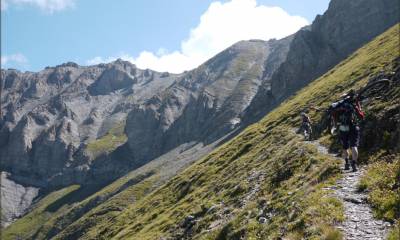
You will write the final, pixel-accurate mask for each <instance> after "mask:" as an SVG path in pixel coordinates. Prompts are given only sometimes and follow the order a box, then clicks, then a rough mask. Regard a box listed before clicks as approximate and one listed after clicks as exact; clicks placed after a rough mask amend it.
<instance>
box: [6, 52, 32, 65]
mask: <svg viewBox="0 0 400 240" xmlns="http://www.w3.org/2000/svg"><path fill="white" fill-rule="evenodd" d="M27 63H28V59H27V58H26V57H25V55H23V54H21V53H16V54H11V55H4V56H1V68H5V67H7V66H8V65H15V66H24V65H26V64H27Z"/></svg>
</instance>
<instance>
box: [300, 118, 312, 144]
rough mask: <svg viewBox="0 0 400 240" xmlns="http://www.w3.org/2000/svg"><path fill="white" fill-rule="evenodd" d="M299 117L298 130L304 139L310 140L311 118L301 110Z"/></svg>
mask: <svg viewBox="0 0 400 240" xmlns="http://www.w3.org/2000/svg"><path fill="white" fill-rule="evenodd" d="M300 117H301V126H300V129H299V131H298V132H299V133H302V134H303V135H304V139H305V140H308V141H310V140H311V135H312V127H311V119H310V117H309V116H308V115H307V114H306V113H305V112H301V113H300Z"/></svg>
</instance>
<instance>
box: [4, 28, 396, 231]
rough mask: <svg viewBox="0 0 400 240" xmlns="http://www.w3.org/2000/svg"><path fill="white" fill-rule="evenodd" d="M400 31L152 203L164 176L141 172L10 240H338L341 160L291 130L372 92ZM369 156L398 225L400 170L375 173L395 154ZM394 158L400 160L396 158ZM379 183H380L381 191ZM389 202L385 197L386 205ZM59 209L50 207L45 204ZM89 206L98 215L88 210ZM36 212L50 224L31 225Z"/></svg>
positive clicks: (27, 225)
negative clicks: (353, 91) (350, 94)
mask: <svg viewBox="0 0 400 240" xmlns="http://www.w3.org/2000/svg"><path fill="white" fill-rule="evenodd" d="M398 34H399V33H398V26H397V29H395V28H393V29H391V31H389V32H388V33H386V34H385V35H383V36H382V37H380V38H378V39H377V40H375V41H374V42H372V43H371V44H369V45H368V46H366V47H365V48H363V49H361V50H360V51H358V52H357V53H356V54H354V55H353V56H351V57H350V58H349V59H348V60H346V61H344V62H343V63H342V64H340V65H339V66H337V67H336V68H335V69H334V70H332V71H330V72H329V73H327V74H326V75H325V76H323V77H322V78H320V79H319V80H317V81H315V82H314V83H313V84H312V85H310V86H309V87H307V88H305V89H304V90H302V91H300V92H299V94H298V95H297V96H296V97H294V98H293V99H291V100H288V101H287V102H286V103H284V104H282V106H281V107H279V108H278V109H276V110H275V111H273V112H272V113H270V114H269V115H268V116H267V117H266V118H265V119H264V120H262V121H261V122H260V123H258V124H255V125H253V126H251V127H249V128H248V129H247V130H245V131H244V132H243V133H242V134H241V135H240V136H238V137H237V138H235V139H233V140H232V141H230V142H229V143H227V144H225V145H223V146H221V147H220V148H219V149H218V150H216V151H214V152H213V153H212V154H210V155H209V156H208V157H206V158H204V159H203V160H201V161H199V162H198V163H196V164H194V165H193V166H192V167H190V168H189V169H187V170H186V171H185V172H184V173H182V174H179V175H178V176H177V177H175V178H174V179H173V180H171V181H170V182H169V183H168V184H166V185H164V186H163V187H161V188H160V189H158V190H156V191H154V192H152V193H150V195H148V196H147V197H145V196H146V194H148V193H149V192H150V191H152V189H153V187H154V186H153V185H154V184H153V183H154V182H155V181H157V180H158V179H157V175H152V174H154V173H149V174H150V175H149V177H148V178H143V177H142V176H141V175H140V174H138V173H137V172H134V173H131V174H128V175H127V176H125V177H123V178H121V179H119V180H118V181H116V182H114V183H113V184H111V185H110V186H107V187H106V188H104V189H102V190H101V191H99V192H97V193H95V194H93V195H92V196H90V197H88V198H86V199H84V200H81V201H77V202H75V203H74V204H73V205H68V204H65V205H62V204H61V205H60V206H59V208H58V209H56V210H55V211H54V212H48V211H47V210H46V207H44V208H37V209H36V210H34V212H32V213H30V214H28V215H27V216H25V217H24V218H22V219H20V220H18V221H17V222H16V223H14V224H12V225H11V226H10V227H8V228H6V229H5V231H4V235H3V237H4V239H14V238H15V236H16V234H21V233H23V234H24V235H25V236H26V235H27V233H30V234H31V236H32V234H34V236H35V237H34V238H36V239H41V238H48V237H49V236H51V235H52V234H51V233H52V232H54V229H58V230H57V231H60V230H63V229H64V231H62V232H61V233H60V234H59V235H57V237H56V238H59V239H67V238H69V239H76V238H77V237H81V238H83V239H109V238H111V237H115V238H120V239H125V238H127V237H129V238H132V239H156V237H159V236H175V237H178V238H179V237H182V236H185V235H186V236H192V237H193V238H195V239H225V238H235V237H237V236H240V235H246V236H247V237H249V239H251V238H252V237H253V238H256V237H257V236H270V237H271V238H274V237H277V236H281V235H286V236H288V237H289V239H297V238H300V237H303V236H306V237H308V238H316V239H320V238H321V236H323V237H325V238H327V239H334V238H338V237H339V235H340V234H339V233H338V232H337V231H336V230H335V229H333V228H332V225H333V223H334V222H336V221H340V220H342V219H343V215H342V206H341V204H340V202H339V201H338V200H337V199H335V198H332V197H330V193H329V192H327V191H325V190H324V189H323V187H324V186H327V185H331V184H334V180H335V179H336V178H337V177H339V176H340V173H339V165H338V164H340V163H338V162H337V161H335V160H334V159H330V158H329V157H326V156H323V155H319V154H318V153H317V151H316V149H315V148H314V147H312V146H310V145H308V144H305V143H303V142H302V141H301V139H300V138H299V137H298V136H296V135H295V134H293V132H292V131H291V129H292V128H293V127H294V126H295V125H297V123H298V118H297V115H298V112H299V111H300V110H301V109H303V108H304V106H310V105H316V106H321V105H322V106H327V105H328V103H329V102H331V101H333V100H336V99H337V98H338V96H339V95H341V93H343V92H346V91H347V90H348V89H349V88H351V87H359V86H362V85H364V84H365V83H366V81H367V75H368V74H373V73H374V72H377V71H379V70H380V69H382V68H383V67H384V66H387V65H390V62H391V61H392V60H393V58H394V57H395V56H396V52H398V51H396V49H397V46H398V45H399V40H398V37H397V36H398ZM396 89H397V90H399V88H396ZM395 94H396V93H395ZM392 95H393V94H392ZM393 96H394V97H393ZM393 96H392V101H385V102H381V103H379V102H377V104H375V105H371V109H370V110H369V111H370V113H371V115H374V114H378V113H382V112H385V108H386V107H388V106H392V107H393V106H397V107H398V106H399V102H398V99H399V95H398V92H397V95H393ZM396 96H397V98H396ZM393 99H394V100H393ZM396 99H397V100H396ZM312 117H313V119H314V120H315V121H317V119H318V118H319V117H320V116H319V115H318V114H314V115H312ZM371 121H372V120H371ZM389 138H390V133H389ZM321 141H324V142H325V143H326V144H330V145H332V139H330V138H329V137H326V136H323V137H322V140H321ZM378 149H382V148H381V147H380V148H378ZM364 155H368V156H369V157H370V158H369V160H368V161H370V162H373V161H374V162H376V163H375V164H372V165H371V166H372V167H371V170H370V171H369V174H368V176H369V175H371V177H369V178H368V179H367V180H365V181H364V182H363V184H362V185H363V186H360V188H369V189H370V190H372V191H371V201H372V203H373V204H374V205H375V206H376V209H377V215H378V216H381V217H385V218H387V219H389V220H390V219H391V220H395V219H398V218H399V214H398V212H396V211H398V210H396V209H395V207H393V206H396V201H399V200H398V199H397V200H396V199H394V200H393V197H391V196H395V194H396V189H394V191H393V192H394V194H391V195H390V196H389V197H388V198H380V197H379V196H381V195H382V192H385V191H386V190H387V188H388V186H389V185H390V184H391V183H392V182H393V177H395V175H396V171H395V168H393V166H395V165H393V164H396V163H398V161H397V162H396V161H395V162H393V163H390V162H389V163H387V164H385V165H384V166H385V168H386V169H388V170H391V171H385V172H384V173H388V172H389V173H390V174H385V175H384V176H385V177H382V174H379V173H376V170H374V169H378V167H376V168H374V167H373V166H375V165H377V166H383V165H382V164H380V163H379V162H381V161H382V160H381V158H385V157H387V154H385V152H382V151H378V150H374V151H372V152H368V153H366V152H365V153H364ZM392 155H393V156H395V157H398V153H397V152H395V153H392ZM382 156H383V157H382ZM399 175H400V173H399V171H397V176H399ZM260 176H262V177H260ZM386 176H387V177H386ZM262 178H264V179H262ZM143 179H144V180H143ZM257 179H258V180H257ZM387 181H389V182H390V184H388V182H387ZM133 182H138V183H135V184H132V183H133ZM257 182H259V183H260V187H259V189H258V191H255V190H256V189H255V188H257V187H256V186H257ZM376 182H379V183H381V184H378V187H373V186H375V183H376ZM392 185H393V184H392ZM392 185H390V186H392ZM394 186H396V185H395V184H394ZM397 186H399V185H397ZM392 187H393V186H392ZM391 190H392V189H391ZM71 191H73V190H71ZM397 191H398V188H397ZM391 193H392V192H391ZM374 194H375V195H374ZM379 194H381V195H379ZM385 196H386V195H385ZM107 199H108V200H107ZM244 199H245V200H246V201H244ZM382 199H386V200H384V201H383V202H382V201H380V200H382ZM53 201H56V200H54V199H53ZM222 202H223V205H221V203H222ZM50 203H51V202H48V203H46V202H45V201H44V200H42V201H41V202H39V203H38V204H43V205H45V204H50ZM94 203H96V204H94ZM101 203H102V204H101ZM397 203H398V202H397ZM393 204H394V205H393ZM211 206H214V207H213V208H212V209H213V210H212V211H211V210H210V211H209V212H208V213H207V211H208V209H209V208H210V207H211ZM382 206H386V207H382ZM88 208H92V209H91V210H90V211H88V212H87V209H88ZM261 209H262V210H263V211H264V213H267V215H268V216H270V221H269V223H268V224H264V225H260V224H259V223H258V215H259V212H260V210H261ZM85 212H87V213H86V214H84V213H85ZM31 214H34V215H35V216H37V217H38V218H40V219H43V221H40V222H38V221H35V222H30V218H29V216H31ZM83 214H84V215H83ZM189 214H192V215H194V216H196V218H197V223H196V224H195V225H194V226H193V227H192V228H189V229H187V230H188V231H186V232H184V230H185V229H184V228H181V227H180V223H182V221H183V219H184V218H185V217H186V216H188V215H189ZM82 215H83V217H81V216H82ZM42 216H45V217H46V218H42ZM388 216H389V217H388ZM71 223H73V224H71ZM67 226H69V227H67ZM27 229H29V231H28V230H27ZM37 229H39V231H37ZM31 230H33V231H31Z"/></svg>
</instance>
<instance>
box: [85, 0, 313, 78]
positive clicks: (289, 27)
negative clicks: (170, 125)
mask: <svg viewBox="0 0 400 240" xmlns="http://www.w3.org/2000/svg"><path fill="white" fill-rule="evenodd" d="M307 24H308V21H307V20H306V19H305V18H303V17H299V16H291V15H289V14H288V13H287V12H285V11H284V10H283V9H281V8H279V7H269V6H264V5H258V4H257V1H256V0H231V1H229V2H226V3H221V2H213V3H212V4H211V5H210V6H209V8H208V9H207V11H206V12H205V13H204V14H203V15H202V16H201V18H200V23H199V24H198V25H197V26H196V27H195V28H193V29H192V30H191V31H190V34H189V37H188V38H187V39H185V40H183V41H182V42H181V49H180V50H179V51H174V52H170V53H169V52H167V51H166V50H165V49H160V50H159V51H157V53H153V52H149V51H143V52H141V53H140V54H139V56H137V57H132V56H130V55H127V54H120V55H119V56H118V57H110V58H107V59H103V58H101V57H96V58H95V59H92V60H90V62H91V63H92V64H93V63H98V62H108V61H110V60H111V61H112V60H114V59H117V58H122V59H125V60H128V61H131V62H133V63H135V64H136V65H137V66H138V67H139V68H150V69H153V70H157V71H169V72H173V73H179V72H183V71H184V70H190V69H193V68H195V67H197V66H199V65H200V64H201V63H203V62H205V61H206V60H208V59H209V58H211V57H213V56H214V55H215V54H217V53H218V52H220V51H222V50H224V49H225V48H227V47H229V46H230V45H232V44H234V43H235V42H238V41H240V40H249V39H263V40H268V39H271V38H278V39H279V38H283V37H286V36H288V35H290V34H292V33H295V32H296V31H297V30H299V29H300V28H301V27H303V26H305V25H307Z"/></svg>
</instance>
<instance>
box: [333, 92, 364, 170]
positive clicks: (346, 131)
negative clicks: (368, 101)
mask: <svg viewBox="0 0 400 240" xmlns="http://www.w3.org/2000/svg"><path fill="white" fill-rule="evenodd" d="M329 112H330V115H331V118H332V120H333V124H334V125H335V126H337V129H338V135H339V139H340V142H341V144H342V146H343V158H344V159H345V170H349V169H350V165H351V167H352V170H353V172H356V171H357V161H358V145H359V143H360V126H359V122H360V120H362V119H364V116H365V115H364V113H363V112H362V110H361V105H360V103H359V99H357V97H356V94H355V92H354V90H351V91H350V92H349V93H348V94H346V95H345V96H344V98H343V99H342V100H341V101H339V102H335V103H333V104H332V105H331V107H330V109H329ZM350 150H351V158H352V160H351V162H350V159H349V158H350Z"/></svg>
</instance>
